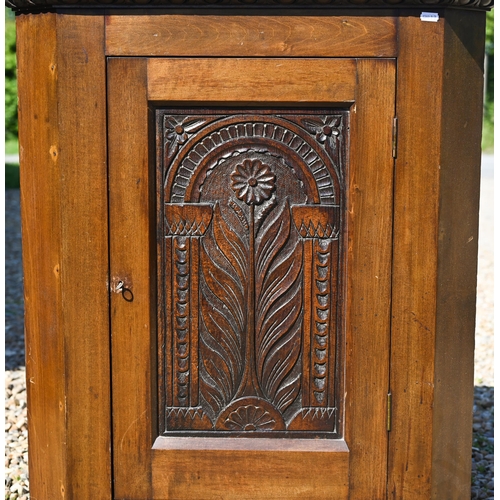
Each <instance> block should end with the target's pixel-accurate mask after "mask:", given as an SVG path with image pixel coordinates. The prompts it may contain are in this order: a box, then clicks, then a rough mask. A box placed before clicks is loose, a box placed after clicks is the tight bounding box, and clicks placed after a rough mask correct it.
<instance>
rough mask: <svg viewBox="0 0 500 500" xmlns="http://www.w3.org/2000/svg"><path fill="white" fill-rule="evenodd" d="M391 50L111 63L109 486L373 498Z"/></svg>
mask: <svg viewBox="0 0 500 500" xmlns="http://www.w3.org/2000/svg"><path fill="white" fill-rule="evenodd" d="M394 77H395V75H394V64H393V61H391V60H368V59H367V60H354V59H343V60H319V59H318V60H315V59H303V60H290V59H288V60H266V59H261V60H258V59H246V60H245V59H226V60H223V59H219V60H206V59H150V60H147V59H120V58H114V59H113V58H112V59H110V60H109V63H108V78H109V89H108V91H109V130H110V132H109V161H110V167H109V168H110V232H111V233H110V234H111V274H112V289H113V290H114V291H115V292H116V293H114V294H112V356H113V357H112V368H113V423H114V452H113V453H114V477H115V496H116V498H190V499H191V498H200V499H208V498H252V499H255V498H308V499H309V498H336V499H337V498H382V497H383V496H384V495H385V481H386V479H385V477H386V462H387V429H386V420H387V413H386V394H387V391H388V371H389V304H390V301H389V291H390V265H391V251H390V249H391V224H392V223H391V218H392V213H391V209H392V206H391V203H392V200H391V197H392V175H393V174H392V171H393V158H392V147H391V146H392V117H393V112H394V109H393V108H394Z"/></svg>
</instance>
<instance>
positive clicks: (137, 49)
mask: <svg viewBox="0 0 500 500" xmlns="http://www.w3.org/2000/svg"><path fill="white" fill-rule="evenodd" d="M106 53H107V54H108V55H122V56H191V57H196V56H198V57H199V56H218V57H229V56H233V57H259V56H263V57H352V56H356V57H391V56H395V54H396V19H395V18H393V17H361V16H336V17H320V16H226V15H225V16H217V15H190V16H182V15H165V14H163V15H161V14H160V15H128V16H118V15H109V16H108V17H107V18H106Z"/></svg>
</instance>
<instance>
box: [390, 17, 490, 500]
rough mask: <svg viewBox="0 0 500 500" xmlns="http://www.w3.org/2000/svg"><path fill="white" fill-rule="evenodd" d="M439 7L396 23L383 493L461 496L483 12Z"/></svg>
mask: <svg viewBox="0 0 500 500" xmlns="http://www.w3.org/2000/svg"><path fill="white" fill-rule="evenodd" d="M438 12H439V17H440V19H439V21H438V22H436V23H429V22H422V21H421V20H420V17H419V16H420V11H419V12H415V13H414V14H415V15H413V16H407V17H401V18H400V19H399V27H398V40H399V42H398V43H399V55H398V97H397V115H398V123H399V131H398V154H397V160H396V178H395V224H394V235H395V236H394V268H393V320H392V339H391V391H392V394H393V408H392V410H393V412H392V430H391V433H390V445H389V478H388V497H389V498H405V499H417V498H418V499H420V498H422V499H424V498H425V499H427V498H435V499H441V498H456V499H465V498H470V470H471V469H470V463H471V462H470V460H471V459H470V445H471V435H472V401H473V369H474V317H475V290H476V270H477V228H478V206H479V205H478V202H479V200H478V197H479V180H480V155H481V149H480V143H481V114H482V113H481V106H482V76H483V75H482V71H483V69H482V61H483V50H484V13H479V12H477V13H476V12H467V13H465V12H464V13H462V12H460V11H458V10H457V11H455V10H451V9H450V10H448V9H447V10H438ZM417 48H418V49H417Z"/></svg>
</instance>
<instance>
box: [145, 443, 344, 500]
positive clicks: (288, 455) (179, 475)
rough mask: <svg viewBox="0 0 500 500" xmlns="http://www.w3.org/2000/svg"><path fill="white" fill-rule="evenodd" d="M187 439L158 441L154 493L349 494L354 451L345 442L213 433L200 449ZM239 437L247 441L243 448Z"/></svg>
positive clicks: (239, 496)
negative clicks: (231, 437) (352, 452)
mask: <svg viewBox="0 0 500 500" xmlns="http://www.w3.org/2000/svg"><path fill="white" fill-rule="evenodd" d="M183 440H186V438H177V439H173V440H169V439H168V438H159V439H158V440H157V444H156V445H155V448H157V449H154V450H153V464H154V471H153V488H154V492H155V493H156V492H157V493H158V494H155V495H154V497H155V498H163V497H162V496H161V493H162V492H165V491H168V492H169V495H170V498H185V497H186V492H187V491H189V498H190V499H193V500H196V499H198V500H212V499H218V498H221V496H223V498H225V499H227V500H229V499H234V500H244V499H247V500H258V499H262V500H264V499H265V500H267V499H269V498H272V499H276V500H280V499H282V500H285V499H289V498H302V499H307V500H315V499H318V500H319V499H325V498H335V499H336V500H342V499H347V498H349V491H348V488H349V452H348V449H347V446H346V445H345V442H344V441H338V440H326V441H327V442H326V443H325V442H324V440H322V441H319V442H318V446H314V441H311V440H276V439H272V438H271V439H244V438H242V439H241V438H235V439H230V440H228V439H227V438H221V439H216V438H215V439H214V438H211V439H210V440H207V439H203V440H199V443H200V446H199V448H197V447H196V445H193V439H192V438H188V439H187V441H188V442H187V443H185V444H184V443H183ZM162 441H163V442H162ZM169 441H170V442H169ZM239 441H245V442H246V443H245V444H242V445H241V447H239ZM249 441H250V443H248V442H249ZM263 441H265V442H266V443H262V442H263ZM280 441H285V443H280ZM290 441H292V443H291V444H287V443H290ZM298 441H301V442H300V443H298ZM228 446H229V447H239V448H240V449H228Z"/></svg>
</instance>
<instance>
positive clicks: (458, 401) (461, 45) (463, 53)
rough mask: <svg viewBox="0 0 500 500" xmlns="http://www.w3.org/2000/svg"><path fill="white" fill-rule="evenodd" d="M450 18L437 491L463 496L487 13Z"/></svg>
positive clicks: (438, 331) (436, 402)
mask: <svg viewBox="0 0 500 500" xmlns="http://www.w3.org/2000/svg"><path fill="white" fill-rule="evenodd" d="M445 20H446V25H445V33H444V47H445V63H444V81H443V101H442V102H443V109H442V127H443V134H442V137H441V158H440V191H439V222H438V224H439V226H438V227H439V237H438V241H439V244H438V245H439V246H438V269H437V305H438V308H437V316H436V347H435V349H436V356H435V374H434V385H435V393H434V407H433V409H434V415H433V428H434V429H433V449H432V476H431V477H432V489H431V498H433V499H434V500H438V499H441V498H463V499H464V500H465V499H468V498H470V485H471V478H470V476H471V469H470V449H471V445H472V406H473V398H474V334H475V311H476V280H477V277H476V274H477V244H478V213H479V187H480V172H481V125H482V111H483V94H482V89H483V64H484V62H483V46H484V33H485V29H484V23H485V15H484V14H483V13H481V12H469V13H467V15H464V13H462V12H460V11H457V12H454V11H450V12H448V13H447V14H446V18H445ZM472 26H474V29H472ZM450 422H453V425H449V423H450ZM458 436H460V439H458V438H457V437H458Z"/></svg>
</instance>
